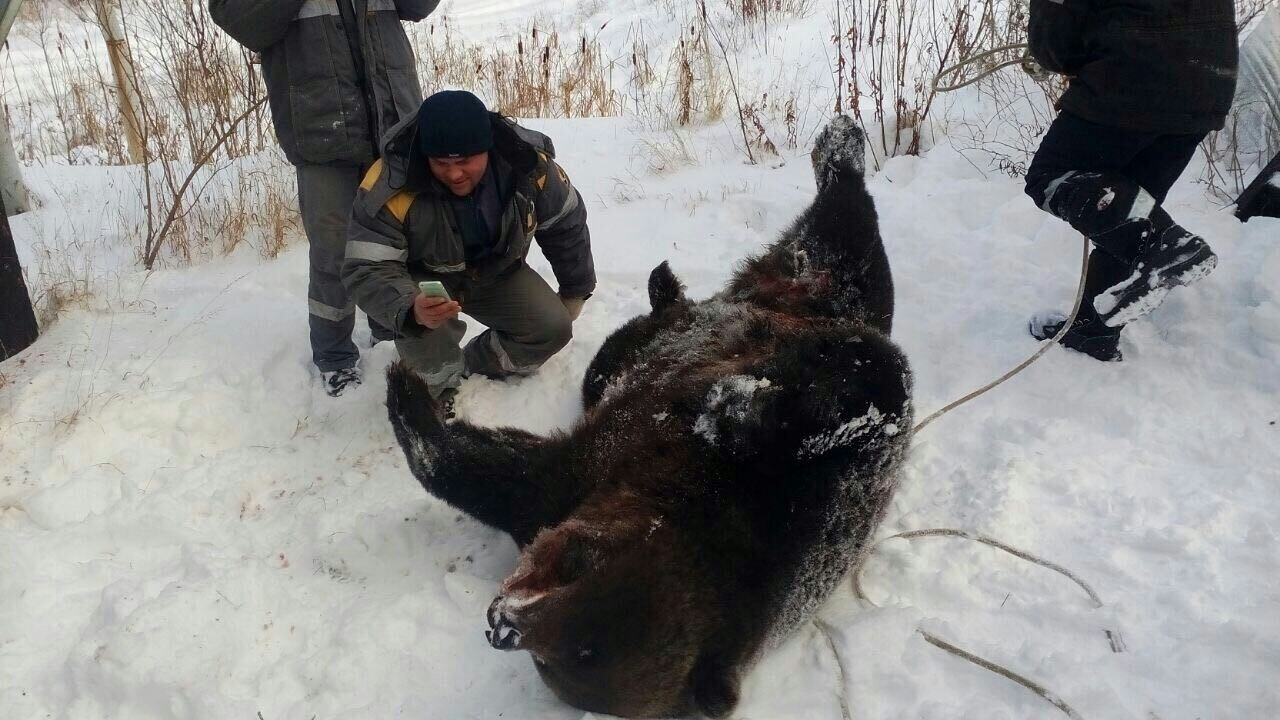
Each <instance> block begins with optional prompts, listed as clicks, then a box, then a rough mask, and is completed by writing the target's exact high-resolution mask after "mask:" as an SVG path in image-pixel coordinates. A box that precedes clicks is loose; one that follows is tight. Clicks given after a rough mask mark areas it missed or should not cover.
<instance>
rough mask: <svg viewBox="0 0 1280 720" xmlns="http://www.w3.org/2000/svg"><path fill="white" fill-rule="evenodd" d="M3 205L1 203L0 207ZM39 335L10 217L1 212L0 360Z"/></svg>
mask: <svg viewBox="0 0 1280 720" xmlns="http://www.w3.org/2000/svg"><path fill="white" fill-rule="evenodd" d="M3 209H4V208H3V205H0V211H2V210H3ZM39 335H40V328H39V327H38V326H37V325H36V315H35V311H34V310H33V309H32V308H31V296H30V295H28V294H27V283H26V281H24V280H23V279H22V265H21V264H19V262H18V250H17V248H15V247H14V245H13V232H12V231H10V229H9V217H8V216H7V215H5V213H4V212H0V360H8V359H9V358H11V357H13V356H14V355H17V354H18V353H20V352H22V351H23V350H26V349H27V348H28V347H30V346H31V344H32V343H34V342H35V341H36V338H37V337H38V336H39Z"/></svg>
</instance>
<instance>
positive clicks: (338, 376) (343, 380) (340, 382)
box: [320, 366, 364, 397]
mask: <svg viewBox="0 0 1280 720" xmlns="http://www.w3.org/2000/svg"><path fill="white" fill-rule="evenodd" d="M320 379H321V380H322V381H323V382H324V391H325V392H326V393H328V394H329V397H338V396H339V395H341V394H342V393H343V392H345V391H346V389H347V388H348V387H350V386H352V385H359V384H360V383H362V382H364V373H362V372H360V368H358V367H354V366H352V367H349V368H342V369H341V370H333V371H331V372H324V373H320Z"/></svg>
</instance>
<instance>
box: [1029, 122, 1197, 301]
mask: <svg viewBox="0 0 1280 720" xmlns="http://www.w3.org/2000/svg"><path fill="white" fill-rule="evenodd" d="M1055 130H1059V132H1058V133H1057V135H1058V136H1059V137H1065V138H1067V139H1069V140H1073V141H1075V145H1076V146H1077V147H1076V150H1077V151H1078V152H1079V153H1080V154H1079V156H1078V157H1077V158H1076V159H1075V161H1074V163H1075V164H1076V165H1078V166H1082V168H1081V169H1070V170H1065V171H1062V168H1063V166H1066V167H1069V166H1070V165H1071V164H1072V161H1071V159H1070V156H1069V155H1067V156H1066V157H1067V160H1066V161H1065V162H1059V160H1060V158H1062V157H1063V156H1064V153H1063V152H1061V150H1060V149H1058V148H1057V146H1058V145H1063V143H1051V142H1050V141H1051V140H1054V139H1055V138H1054V136H1055ZM1091 135H1093V136H1096V137H1098V138H1100V140H1099V141H1098V142H1097V143H1096V144H1095V145H1096V147H1092V148H1090V146H1088V145H1087V138H1088V137H1089V136H1091ZM1126 135H1127V136H1129V138H1130V142H1131V143H1132V144H1131V145H1130V146H1129V148H1128V149H1126V148H1124V147H1123V146H1122V145H1121V144H1120V141H1122V140H1123V139H1124V138H1125V136H1126ZM1144 137H1145V139H1144ZM1081 140H1083V141H1084V143H1083V148H1084V149H1083V150H1081V146H1082V143H1081V142H1080V141H1081ZM1139 141H1141V142H1139ZM1046 144H1049V145H1051V148H1052V149H1051V151H1050V152H1048V153H1046V157H1047V160H1049V162H1045V163H1038V162H1036V161H1039V160H1040V159H1041V158H1040V155H1039V154H1037V157H1036V161H1033V162H1032V170H1030V171H1028V175H1027V193H1028V194H1029V195H1031V196H1032V197H1033V198H1034V199H1035V200H1036V202H1037V204H1039V205H1040V207H1042V208H1043V209H1045V210H1047V211H1048V212H1050V213H1052V214H1053V215H1055V216H1057V217H1059V218H1061V219H1063V220H1066V221H1067V222H1068V223H1070V224H1071V226H1072V227H1073V228H1075V229H1076V230H1078V231H1080V232H1081V233H1082V234H1084V235H1085V236H1086V237H1088V238H1089V239H1090V240H1091V241H1092V242H1093V244H1094V246H1095V247H1096V248H1097V249H1098V250H1099V251H1101V252H1105V253H1107V254H1109V255H1111V256H1112V257H1113V258H1115V259H1116V260H1118V261H1120V262H1121V263H1123V264H1124V265H1125V266H1126V267H1127V268H1128V270H1129V272H1128V274H1126V275H1125V276H1124V277H1123V278H1120V279H1118V280H1117V281H1116V282H1115V283H1113V284H1111V285H1110V286H1107V287H1104V288H1102V289H1101V290H1099V291H1098V292H1097V294H1096V295H1094V296H1093V297H1091V298H1086V300H1091V302H1090V303H1089V304H1090V305H1091V306H1092V307H1093V308H1094V310H1095V311H1096V312H1097V314H1098V316H1099V317H1100V318H1101V319H1102V321H1103V322H1104V323H1105V324H1107V325H1108V326H1111V327H1121V326H1123V325H1124V324H1126V323H1129V322H1132V321H1133V320H1136V319H1138V318H1140V317H1142V316H1143V315H1146V314H1147V313H1149V312H1151V311H1152V310H1154V309H1155V308H1156V307H1157V306H1158V305H1159V304H1160V302H1161V301H1162V300H1163V299H1164V296H1165V295H1166V294H1168V292H1169V290H1170V289H1172V288H1173V287H1176V286H1178V285H1186V284H1188V283H1191V282H1195V281H1196V280H1198V279H1200V278H1202V277H1204V276H1205V275H1207V274H1208V273H1209V272H1210V271H1211V270H1213V268H1214V267H1215V266H1216V265H1217V257H1216V256H1215V255H1214V254H1213V251H1212V250H1210V249H1209V246H1208V245H1207V244H1205V242H1204V241H1203V240H1202V239H1200V238H1199V237H1197V236H1195V235H1194V234H1192V233H1190V232H1188V231H1186V230H1185V229H1183V228H1182V227H1180V226H1179V225H1177V224H1176V223H1175V222H1173V219H1172V218H1170V217H1169V214H1168V213H1167V212H1165V210H1164V208H1162V207H1161V206H1160V203H1159V201H1158V200H1157V199H1156V197H1155V196H1154V195H1153V194H1152V193H1151V192H1149V191H1148V190H1146V189H1145V188H1144V187H1142V186H1141V185H1140V184H1139V182H1138V180H1137V179H1135V178H1134V177H1131V176H1130V175H1129V170H1130V169H1131V168H1130V165H1131V164H1132V163H1133V162H1134V160H1135V159H1137V158H1139V157H1141V156H1143V154H1144V153H1146V154H1147V156H1149V157H1151V158H1161V157H1165V156H1168V155H1169V150H1168V147H1167V146H1172V147H1175V148H1176V149H1177V150H1178V151H1179V152H1185V144H1184V143H1183V142H1182V141H1179V142H1175V143H1172V144H1170V143H1169V141H1168V140H1167V139H1162V138H1161V137H1160V136H1143V135H1142V134H1141V133H1134V132H1132V131H1124V130H1117V129H1114V128H1107V127H1105V126H1101V125H1097V124H1095V123H1089V122H1087V121H1085V120H1081V119H1080V118H1076V117H1074V116H1072V115H1069V114H1063V115H1061V116H1059V118H1058V120H1056V121H1055V122H1054V127H1052V128H1050V132H1049V135H1048V136H1046ZM1065 145H1066V147H1068V149H1070V147H1071V143H1066V144H1065ZM1101 152H1107V153H1115V155H1114V156H1113V157H1112V158H1109V159H1106V160H1105V162H1104V163H1102V165H1099V164H1097V163H1096V162H1095V161H1096V160H1097V159H1098V157H1099V154H1100V153H1101ZM1187 158H1188V159H1189V156H1187ZM1117 162H1119V163H1120V165H1119V167H1118V168H1114V169H1112V168H1113V166H1114V165H1115V164H1116V163H1117ZM1157 164H1160V163H1154V162H1147V163H1144V165H1149V166H1155V165H1157ZM1055 165H1057V166H1058V167H1054V166H1055ZM1091 166H1092V167H1091ZM1170 172H1171V171H1169V170H1168V169H1167V168H1164V169H1163V171H1162V172H1158V173H1156V172H1151V173H1148V175H1149V179H1148V181H1149V182H1157V183H1163V184H1164V187H1163V190H1164V191H1167V190H1168V184H1171V183H1172V180H1173V178H1176V177H1177V175H1176V174H1173V176H1172V178H1170V177H1169V173H1170ZM1116 275H1117V277H1118V276H1119V272H1118V269H1116Z"/></svg>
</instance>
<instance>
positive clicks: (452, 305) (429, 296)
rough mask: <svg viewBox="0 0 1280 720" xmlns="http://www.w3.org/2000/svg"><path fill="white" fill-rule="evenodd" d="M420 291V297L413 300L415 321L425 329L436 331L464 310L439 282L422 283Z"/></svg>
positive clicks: (419, 285)
mask: <svg viewBox="0 0 1280 720" xmlns="http://www.w3.org/2000/svg"><path fill="white" fill-rule="evenodd" d="M418 290H419V291H420V292H419V294H418V296H417V297H415V298H414V299H413V319H414V320H417V321H418V324H419V325H421V326H423V327H425V328H429V329H431V330H435V329H436V328H438V327H440V326H441V325H444V324H445V323H446V322H449V321H450V320H452V319H453V318H455V317H457V316H458V313H459V312H460V311H461V310H462V306H461V305H459V304H458V303H457V302H455V301H454V300H453V299H451V298H450V297H449V292H448V291H447V290H445V287H444V284H443V283H441V282H439V281H438V280H427V281H424V282H420V283H418Z"/></svg>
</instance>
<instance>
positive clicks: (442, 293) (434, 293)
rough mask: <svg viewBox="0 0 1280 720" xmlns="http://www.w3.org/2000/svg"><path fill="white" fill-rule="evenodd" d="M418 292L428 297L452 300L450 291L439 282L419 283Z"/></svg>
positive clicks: (424, 281) (426, 281)
mask: <svg viewBox="0 0 1280 720" xmlns="http://www.w3.org/2000/svg"><path fill="white" fill-rule="evenodd" d="M418 290H420V291H421V292H422V294H423V295H426V296H427V297H440V298H444V299H445V300H452V299H453V298H451V297H449V291H448V290H446V289H445V288H444V283H442V282H440V281H439V280H423V281H422V282H420V283H418Z"/></svg>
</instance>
